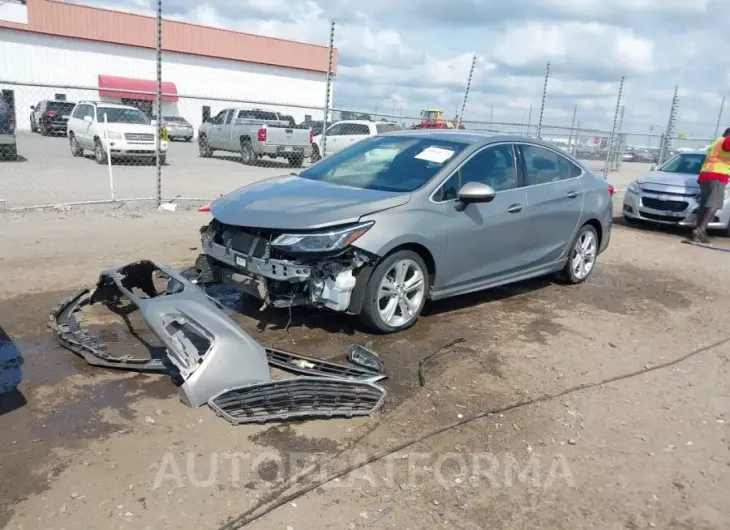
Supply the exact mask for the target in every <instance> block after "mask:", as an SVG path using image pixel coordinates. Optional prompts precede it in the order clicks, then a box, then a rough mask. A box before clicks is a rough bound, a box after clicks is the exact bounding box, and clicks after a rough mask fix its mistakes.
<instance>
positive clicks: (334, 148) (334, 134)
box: [320, 123, 348, 156]
mask: <svg viewBox="0 0 730 530" xmlns="http://www.w3.org/2000/svg"><path fill="white" fill-rule="evenodd" d="M346 125H348V124H345V123H335V124H334V125H332V126H330V127H328V128H327V145H326V146H325V148H326V151H327V152H326V153H323V154H324V155H326V156H329V155H333V154H335V153H337V152H338V151H340V149H341V148H340V147H339V144H340V137H341V136H342V132H343V131H344V129H345V126H346ZM323 140H324V139H323V138H322V139H321V140H320V151H322V145H324V141H323Z"/></svg>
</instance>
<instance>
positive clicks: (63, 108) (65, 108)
mask: <svg viewBox="0 0 730 530" xmlns="http://www.w3.org/2000/svg"><path fill="white" fill-rule="evenodd" d="M75 106H76V103H70V102H65V101H49V102H48V105H47V106H46V110H56V111H58V112H66V113H68V114H71V111H72V110H74V107H75Z"/></svg>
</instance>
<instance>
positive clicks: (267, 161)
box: [211, 154, 299, 170]
mask: <svg viewBox="0 0 730 530" xmlns="http://www.w3.org/2000/svg"><path fill="white" fill-rule="evenodd" d="M211 158H213V159H215V160H225V161H226V162H234V163H236V164H239V165H243V163H242V162H241V157H240V155H239V156H236V155H233V154H231V155H217V154H213V156H212V157H211ZM252 167H268V168H276V169H292V170H294V169H299V168H294V167H292V166H290V165H289V164H288V163H287V162H286V161H283V162H280V161H278V160H274V159H273V158H260V159H258V160H257V161H256V163H255V164H252Z"/></svg>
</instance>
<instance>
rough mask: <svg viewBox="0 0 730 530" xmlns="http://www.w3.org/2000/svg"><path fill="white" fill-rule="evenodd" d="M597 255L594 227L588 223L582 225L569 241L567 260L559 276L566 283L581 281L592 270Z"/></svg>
mask: <svg viewBox="0 0 730 530" xmlns="http://www.w3.org/2000/svg"><path fill="white" fill-rule="evenodd" d="M597 257H598V234H597V233H596V229H595V228H593V227H592V226H591V225H589V224H586V225H583V226H582V227H581V229H580V230H578V233H577V234H576V236H575V238H574V239H573V242H572V243H571V246H570V253H569V254H568V262H567V263H566V264H565V268H564V269H563V270H562V272H561V273H560V275H559V276H560V278H561V279H562V280H563V281H565V282H567V283H572V284H578V283H583V282H584V281H586V280H587V279H588V277H589V276H590V275H591V273H592V272H593V269H594V268H595V265H596V258H597Z"/></svg>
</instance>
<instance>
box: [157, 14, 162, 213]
mask: <svg viewBox="0 0 730 530" xmlns="http://www.w3.org/2000/svg"><path fill="white" fill-rule="evenodd" d="M156 99H157V101H156V102H155V103H156V105H157V124H156V125H155V129H156V130H157V133H156V134H155V158H156V165H157V180H156V185H155V186H156V203H157V207H158V208H159V207H160V205H161V204H162V156H161V153H160V150H161V148H162V138H161V133H160V131H161V129H160V127H161V123H162V0H157V96H156Z"/></svg>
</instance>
